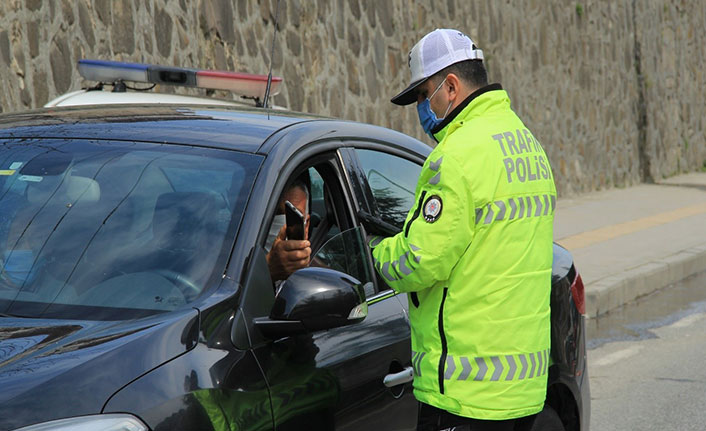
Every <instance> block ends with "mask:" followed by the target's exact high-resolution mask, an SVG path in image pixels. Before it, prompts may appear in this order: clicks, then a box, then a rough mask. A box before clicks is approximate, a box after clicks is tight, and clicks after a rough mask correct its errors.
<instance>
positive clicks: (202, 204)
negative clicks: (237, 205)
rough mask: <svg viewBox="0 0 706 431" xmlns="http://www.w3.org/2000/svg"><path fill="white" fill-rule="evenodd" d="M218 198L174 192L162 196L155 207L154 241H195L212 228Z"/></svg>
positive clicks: (210, 194) (217, 207)
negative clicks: (165, 239)
mask: <svg viewBox="0 0 706 431" xmlns="http://www.w3.org/2000/svg"><path fill="white" fill-rule="evenodd" d="M218 199H219V198H218V195H215V194H213V193H206V192H174V193H164V194H161V195H159V197H158V198H157V202H156V203H155V206H154V215H153V220H152V229H153V232H154V235H155V237H157V238H164V237H167V236H168V237H169V238H170V240H171V241H174V242H175V243H180V242H181V243H182V244H185V243H187V242H189V241H193V240H194V239H195V237H197V236H199V233H203V232H204V231H208V230H210V229H211V228H212V224H213V223H212V220H213V219H214V217H215V214H216V213H217V211H218V209H219V205H220V204H219V200H218Z"/></svg>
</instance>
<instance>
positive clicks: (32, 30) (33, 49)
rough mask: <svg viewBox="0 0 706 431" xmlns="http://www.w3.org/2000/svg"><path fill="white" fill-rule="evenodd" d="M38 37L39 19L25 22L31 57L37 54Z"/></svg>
mask: <svg viewBox="0 0 706 431" xmlns="http://www.w3.org/2000/svg"><path fill="white" fill-rule="evenodd" d="M39 37H40V36H39V21H29V22H28V23H27V42H28V44H29V56H30V57H31V58H36V57H37V56H38V55H39Z"/></svg>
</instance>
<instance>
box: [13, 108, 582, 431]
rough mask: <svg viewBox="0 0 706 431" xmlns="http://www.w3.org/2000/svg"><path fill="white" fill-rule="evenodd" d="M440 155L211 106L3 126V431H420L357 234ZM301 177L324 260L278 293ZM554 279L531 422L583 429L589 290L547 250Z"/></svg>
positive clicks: (397, 304)
mask: <svg viewBox="0 0 706 431" xmlns="http://www.w3.org/2000/svg"><path fill="white" fill-rule="evenodd" d="M430 150H431V149H430V148H429V147H428V146H426V145H424V144H423V143H421V142H419V141H417V140H415V139H413V138H411V137H409V136H406V135H403V134H401V133H397V132H394V131H391V130H388V129H385V128H381V127H376V126H372V125H367V124H359V123H354V122H347V121H338V120H330V119H322V118H315V117H310V116H305V115H303V114H293V113H288V112H280V111H271V110H270V111H268V110H257V109H244V108H242V109H238V108H227V107H222V106H221V107H207V106H166V105H161V106H157V105H154V106H137V105H122V106H94V107H88V108H55V109H51V110H38V111H32V112H27V113H21V114H13V115H4V116H1V117H0V163H1V165H0V252H1V253H2V255H1V256H0V260H1V265H2V273H1V274H0V313H2V315H1V317H0V430H13V429H17V428H20V427H28V428H27V429H29V430H31V429H39V428H34V427H31V426H30V425H33V424H42V426H43V427H42V428H41V429H42V430H64V429H66V430H68V429H77V428H79V426H85V427H86V428H81V429H92V430H104V429H105V430H108V429H109V430H122V429H125V430H144V429H150V430H210V429H213V430H272V429H277V430H299V429H307V430H329V429H336V430H354V429H355V430H360V429H370V430H372V429H376V430H377V429H379V430H414V429H415V427H416V422H417V409H418V406H417V402H416V400H415V399H414V396H413V395H412V387H411V370H412V362H411V351H410V331H409V321H408V317H407V297H406V296H405V295H395V294H394V292H393V291H391V290H390V289H389V288H388V287H387V286H386V285H385V284H384V282H383V281H382V280H381V279H379V278H378V277H377V276H376V274H375V270H374V268H373V265H372V263H371V261H372V259H371V256H370V252H369V250H368V248H367V247H366V245H365V238H366V235H367V234H369V233H371V232H373V231H380V230H382V231H385V230H386V229H387V230H390V229H395V228H399V226H400V225H401V223H402V222H403V220H404V217H405V215H406V213H407V211H408V209H409V208H410V207H411V206H412V205H413V193H414V187H415V184H416V179H417V175H418V173H419V171H420V169H421V165H422V163H423V161H424V159H425V157H426V156H427V154H429V152H430ZM302 175H304V176H305V177H306V178H308V182H309V186H310V190H311V196H310V200H311V213H312V216H311V222H310V223H311V228H310V231H309V233H310V240H311V243H312V250H313V253H314V254H315V256H316V259H315V260H316V261H317V263H318V264H319V265H318V267H311V268H305V269H303V270H300V271H298V272H296V273H294V274H293V275H292V276H291V277H290V278H289V279H288V280H286V281H285V282H283V283H281V284H278V285H277V286H275V284H274V283H273V281H272V280H271V277H270V275H269V271H268V266H267V262H266V254H265V250H264V247H263V246H264V244H265V241H266V237H267V234H268V229H269V227H270V222H271V220H272V219H273V216H274V214H275V209H276V205H277V198H278V197H279V195H280V193H281V192H282V190H283V189H284V187H285V185H286V184H287V183H288V182H289V181H290V180H291V179H293V178H295V177H301V176H302ZM552 283H553V290H552V296H551V306H552V351H551V361H552V364H551V366H550V368H549V385H550V386H549V390H548V395H547V403H546V408H545V410H544V412H543V413H542V414H541V416H540V420H539V422H538V429H566V430H586V429H588V418H589V402H590V399H589V395H588V376H587V374H586V370H587V368H586V354H585V344H584V321H583V316H582V310H581V307H582V304H583V286H582V284H581V282H580V277H579V276H578V273H577V272H576V270H575V268H574V266H573V261H572V257H571V255H570V254H569V253H568V252H567V251H566V250H564V249H562V248H561V247H559V246H555V249H554V274H553V278H552ZM384 381H385V382H384ZM50 421H57V422H52V423H50V424H47V423H46V422H50ZM552 427H554V428H552Z"/></svg>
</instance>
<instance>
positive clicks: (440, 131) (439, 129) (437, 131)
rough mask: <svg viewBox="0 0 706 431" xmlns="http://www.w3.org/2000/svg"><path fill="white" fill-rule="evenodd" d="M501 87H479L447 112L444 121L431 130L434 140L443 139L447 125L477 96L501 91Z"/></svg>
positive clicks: (495, 85) (491, 85) (439, 140)
mask: <svg viewBox="0 0 706 431" xmlns="http://www.w3.org/2000/svg"><path fill="white" fill-rule="evenodd" d="M502 89H503V87H502V86H501V85H500V84H490V85H486V86H485V87H481V88H479V89H477V90H476V91H474V92H473V93H471V94H470V95H469V96H468V97H466V99H465V100H464V101H463V102H461V103H460V104H459V105H458V106H457V107H455V108H454V110H453V111H451V112H449V113H448V115H446V117H444V121H442V122H441V123H439V125H438V126H436V127H434V128H433V129H432V130H431V133H432V135H434V139H436V141H437V142H441V141H443V140H444V137H446V135H447V134H448V132H449V130H448V129H449V125H451V123H453V122H454V120H455V119H456V117H458V116H459V114H460V113H461V112H462V111H463V110H464V109H466V107H467V106H468V105H469V104H470V103H471V102H472V101H473V100H475V99H476V98H477V97H478V96H480V95H482V94H485V93H487V92H489V91H496V90H502Z"/></svg>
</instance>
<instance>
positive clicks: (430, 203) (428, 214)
mask: <svg viewBox="0 0 706 431" xmlns="http://www.w3.org/2000/svg"><path fill="white" fill-rule="evenodd" d="M441 209H442V204H441V197H439V196H437V195H432V196H430V197H429V199H427V200H426V202H424V220H426V221H427V222H428V223H434V222H435V221H437V220H439V217H441Z"/></svg>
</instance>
